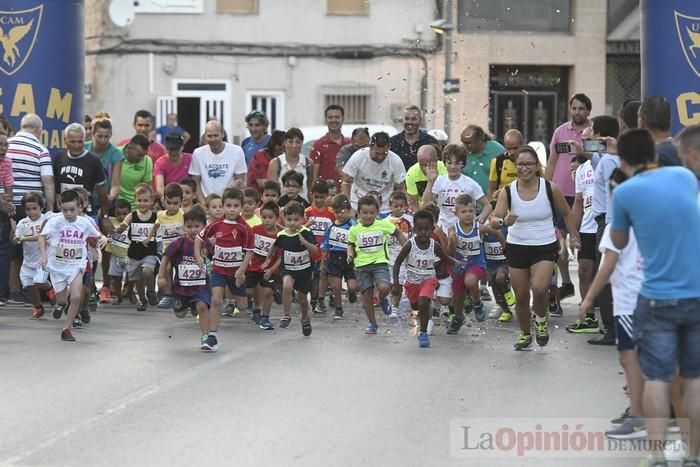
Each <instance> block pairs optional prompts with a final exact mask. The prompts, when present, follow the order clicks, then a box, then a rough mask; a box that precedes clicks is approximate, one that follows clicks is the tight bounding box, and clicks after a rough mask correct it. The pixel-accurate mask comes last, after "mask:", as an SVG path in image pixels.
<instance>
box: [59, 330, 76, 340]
mask: <svg viewBox="0 0 700 467" xmlns="http://www.w3.org/2000/svg"><path fill="white" fill-rule="evenodd" d="M61 340H62V341H66V342H75V337H73V334H71V332H70V329H64V330H63V331H61Z"/></svg>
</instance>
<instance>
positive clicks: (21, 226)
mask: <svg viewBox="0 0 700 467" xmlns="http://www.w3.org/2000/svg"><path fill="white" fill-rule="evenodd" d="M48 217H50V216H48V214H42V215H41V216H39V218H38V219H37V220H35V221H33V220H31V219H30V218H28V217H25V218H24V219H21V220H20V221H19V222H17V227H16V228H15V236H16V237H33V236H34V235H39V232H41V225H42V224H43V223H44V221H45V220H47V219H48ZM22 251H23V255H24V260H23V261H22V266H27V267H30V268H38V267H39V258H40V256H41V253H40V251H39V242H38V241H33V242H23V243H22Z"/></svg>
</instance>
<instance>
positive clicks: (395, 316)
mask: <svg viewBox="0 0 700 467" xmlns="http://www.w3.org/2000/svg"><path fill="white" fill-rule="evenodd" d="M389 318H392V319H398V318H399V309H398V307H395V306H392V307H391V313H390V314H389Z"/></svg>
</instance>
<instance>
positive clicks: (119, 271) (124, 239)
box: [103, 199, 131, 305]
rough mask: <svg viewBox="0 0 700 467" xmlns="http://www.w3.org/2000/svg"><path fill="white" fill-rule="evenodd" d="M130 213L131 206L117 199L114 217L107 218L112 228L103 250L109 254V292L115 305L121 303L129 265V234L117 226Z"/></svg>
mask: <svg viewBox="0 0 700 467" xmlns="http://www.w3.org/2000/svg"><path fill="white" fill-rule="evenodd" d="M130 212H131V204H129V202H128V201H127V200H125V199H118V200H116V201H115V204H114V216H112V217H110V218H109V220H110V221H111V222H112V225H113V226H114V228H113V229H112V232H111V233H110V234H109V243H108V244H107V247H106V248H105V250H106V251H107V252H109V284H110V292H111V293H112V295H114V296H116V297H117V299H116V301H115V302H114V304H115V305H119V304H121V303H122V298H123V297H122V279H123V278H124V274H125V273H126V267H127V265H128V264H129V256H128V253H127V252H128V251H129V234H128V232H124V231H123V230H122V231H119V226H120V225H121V223H122V222H124V219H126V216H128V215H129V213H130ZM103 261H104V257H103Z"/></svg>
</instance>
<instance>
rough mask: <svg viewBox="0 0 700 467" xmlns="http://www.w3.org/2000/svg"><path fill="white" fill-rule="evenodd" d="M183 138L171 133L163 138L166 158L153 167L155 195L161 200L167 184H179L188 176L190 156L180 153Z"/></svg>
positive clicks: (183, 141)
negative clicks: (166, 153)
mask: <svg viewBox="0 0 700 467" xmlns="http://www.w3.org/2000/svg"><path fill="white" fill-rule="evenodd" d="M184 145H185V138H184V137H183V136H182V135H180V134H179V133H176V132H172V133H169V134H168V135H167V136H166V137H165V150H166V151H168V156H167V157H161V158H160V159H158V160H157V161H156V163H155V164H154V166H153V177H154V178H155V182H156V183H155V186H156V193H157V197H158V198H162V197H163V194H164V192H165V187H166V185H168V183H179V182H180V180H182V179H183V178H187V176H188V175H189V170H190V164H191V163H192V154H190V153H187V152H182V148H183V146H184Z"/></svg>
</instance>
